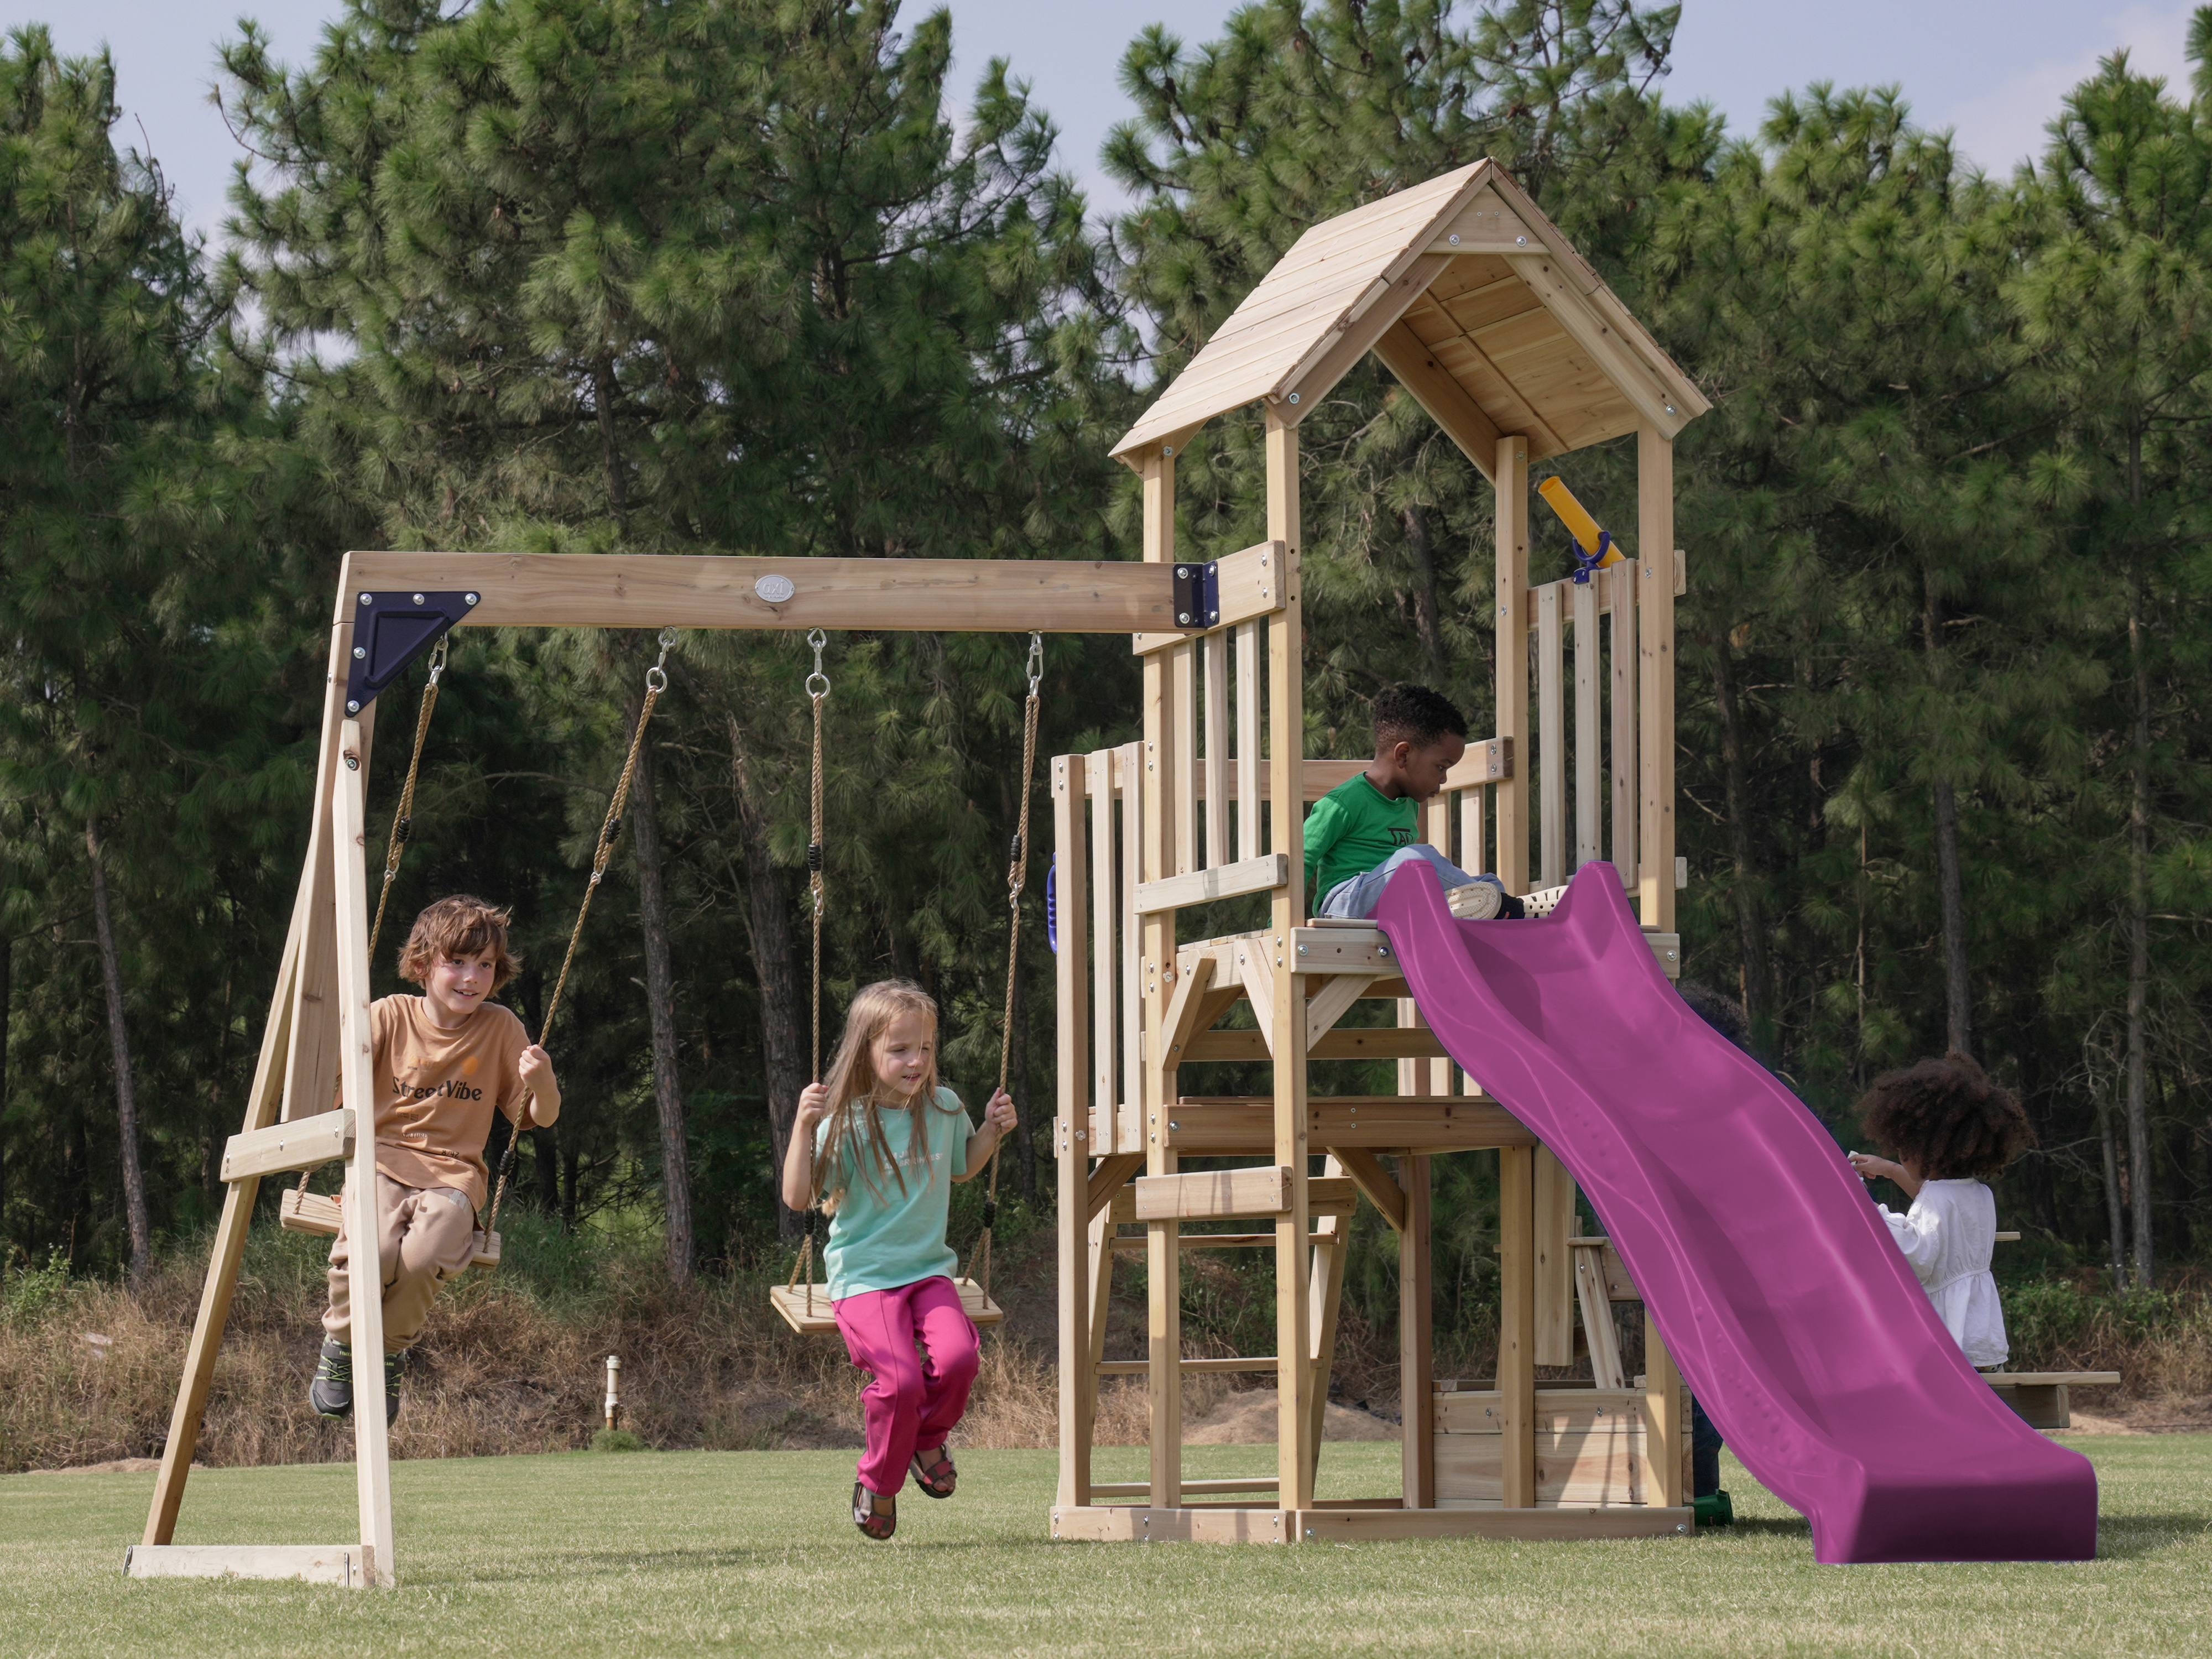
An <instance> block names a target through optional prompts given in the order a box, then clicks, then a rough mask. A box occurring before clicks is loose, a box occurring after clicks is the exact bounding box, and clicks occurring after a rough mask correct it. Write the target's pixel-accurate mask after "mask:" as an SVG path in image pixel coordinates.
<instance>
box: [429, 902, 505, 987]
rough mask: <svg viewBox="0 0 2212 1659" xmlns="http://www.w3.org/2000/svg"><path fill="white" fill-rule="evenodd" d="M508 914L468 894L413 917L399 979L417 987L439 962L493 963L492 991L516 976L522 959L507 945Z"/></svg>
mask: <svg viewBox="0 0 2212 1659" xmlns="http://www.w3.org/2000/svg"><path fill="white" fill-rule="evenodd" d="M507 919H508V918H507V912H506V911H504V910H502V909H501V908H499V907H498V906H497V905H495V904H490V903H487V902H485V901H484V900H483V899H480V898H477V896H475V895H474V894H471V893H454V894H453V895H451V896H447V897H446V898H441V899H440V900H439V901H438V902H436V903H435V904H433V905H430V906H429V907H428V908H425V909H424V910H423V912H422V915H419V916H417V917H416V918H415V925H414V926H413V927H410V928H409V929H408V930H407V943H406V944H404V945H401V946H400V947H399V977H400V978H402V979H404V980H406V981H409V982H410V984H415V985H421V984H422V983H423V982H424V981H427V980H428V978H429V977H430V970H431V969H433V968H435V967H436V966H437V965H438V964H439V963H441V962H444V961H448V960H451V959H453V958H454V957H470V956H488V957H491V959H492V963H493V966H492V975H491V988H492V989H493V990H494V991H495V992H496V991H497V990H498V989H499V988H500V987H501V986H503V985H505V984H506V983H507V981H509V980H511V979H513V977H514V973H515V969H518V968H520V967H521V966H522V958H521V957H518V956H516V955H515V954H514V953H513V951H510V950H508V949H507Z"/></svg>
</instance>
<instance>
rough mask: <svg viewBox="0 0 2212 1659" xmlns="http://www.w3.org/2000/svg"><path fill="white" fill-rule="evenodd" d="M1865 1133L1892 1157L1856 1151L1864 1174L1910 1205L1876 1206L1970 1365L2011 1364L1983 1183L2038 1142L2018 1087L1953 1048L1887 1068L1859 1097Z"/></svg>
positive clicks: (1992, 1210)
mask: <svg viewBox="0 0 2212 1659" xmlns="http://www.w3.org/2000/svg"><path fill="white" fill-rule="evenodd" d="M1859 1121H1860V1123H1861V1125H1862V1126H1863V1127H1864V1128H1865V1130H1866V1132H1867V1133H1869V1135H1872V1136H1873V1137H1874V1138H1875V1139H1876V1140H1878V1141H1880V1142H1881V1143H1882V1144H1883V1145H1884V1146H1887V1147H1888V1148H1889V1150H1890V1151H1891V1152H1893V1153H1895V1154H1896V1155H1897V1156H1896V1159H1895V1161H1892V1160H1891V1159H1889V1158H1875V1157H1874V1156H1872V1155H1871V1154H1869V1153H1866V1152H1853V1153H1852V1154H1851V1155H1850V1161H1851V1168H1852V1169H1853V1170H1856V1171H1857V1173H1858V1175H1859V1176H1860V1178H1861V1179H1863V1180H1866V1181H1874V1180H1875V1179H1878V1178H1880V1177H1882V1176H1887V1177H1888V1178H1889V1179H1890V1180H1892V1181H1893V1182H1896V1183H1897V1184H1898V1185H1899V1187H1900V1188H1904V1191H1905V1196H1906V1197H1907V1198H1909V1199H1911V1200H1912V1207H1911V1209H1909V1210H1907V1211H1906V1212H1905V1213H1904V1214H1903V1215H1899V1214H1897V1213H1896V1212H1894V1211H1893V1210H1891V1209H1890V1208H1889V1207H1888V1206H1887V1205H1884V1206H1880V1207H1881V1217H1882V1219H1883V1220H1884V1221H1886V1222H1887V1223H1888V1224H1889V1233H1890V1237H1892V1238H1893V1239H1895V1240H1896V1241H1897V1247H1898V1249H1901V1250H1903V1251H1904V1252H1905V1260H1906V1261H1909V1262H1911V1264H1912V1271H1913V1273H1915V1274H1916V1275H1917V1277H1918V1279H1919V1280H1920V1284H1921V1287H1922V1288H1923V1290H1925V1291H1927V1292H1928V1299H1929V1301H1930V1302H1931V1303H1933V1304H1935V1307H1936V1317H1938V1318H1939V1319H1941V1320H1942V1322H1943V1328H1944V1329H1946V1330H1948V1331H1949V1332H1950V1333H1951V1335H1952V1338H1953V1340H1955V1341H1956V1342H1957V1343H1958V1345H1959V1347H1960V1351H1961V1352H1964V1353H1965V1354H1966V1363H1967V1364H1971V1365H1973V1366H1975V1367H1977V1368H1978V1369H1979V1370H1993V1369H1995V1368H1996V1367H1997V1366H1999V1365H2002V1364H2004V1362H2005V1358H2006V1356H2007V1355H2008V1353H2009V1352H2011V1348H2010V1345H2009V1344H2008V1343H2007V1342H2006V1340H2005V1328H2004V1311H2003V1310H2002V1308H2001V1307H2000V1306H1999V1305H1998V1302H1997V1282H1996V1279H1994V1278H1992V1277H1991V1276H1990V1255H1992V1254H1993V1253H1994V1251H1995V1250H1996V1234H1997V1206H1996V1195H1995V1194H1992V1193H1991V1192H1990V1189H1989V1188H1988V1186H1987V1185H1986V1184H1984V1183H1985V1182H1986V1180H1987V1178H1988V1177H1989V1176H1994V1175H1996V1173H1997V1172H1998V1171H1999V1170H2002V1169H2003V1168H2004V1166H2005V1165H2006V1164H2009V1163H2011V1162H2012V1160H2013V1159H2014V1158H2016V1157H2018V1156H2019V1154H2020V1153H2021V1152H2022V1151H2024V1150H2025V1149H2026V1148H2027V1147H2028V1146H2033V1144H2034V1142H2035V1131H2034V1130H2033V1129H2032V1128H2030V1127H2028V1121H2027V1113H2025V1112H2023V1111H2022V1110H2021V1106H2020V1102H2019V1101H2018V1100H2016V1099H2015V1098H2014V1097H2013V1095H2012V1091H2010V1090H2008V1089H2005V1088H2002V1087H2001V1086H2000V1085H1997V1084H1995V1083H1992V1082H1991V1081H1990V1079H1989V1074H1988V1073H1985V1072H1984V1071H1983V1070H1982V1068H1981V1067H1980V1066H1978V1065H1976V1064H1975V1063H1974V1062H1973V1061H1972V1060H1971V1059H1969V1058H1968V1057H1967V1056H1966V1055H1965V1054H1960V1053H1959V1052H1958V1051H1957V1050H1955V1049H1954V1050H1953V1051H1952V1052H1951V1053H1949V1054H1946V1055H1944V1056H1943V1058H1942V1059H1941V1060H1922V1061H1920V1062H1919V1063H1918V1064H1917V1065H1913V1066H1905V1068H1904V1069H1902V1070H1901V1071H1895V1072H1886V1073H1883V1074H1882V1075H1881V1076H1880V1077H1878V1078H1876V1079H1875V1081H1874V1087H1873V1088H1872V1089H1871V1090H1870V1091H1868V1094H1867V1097H1866V1098H1865V1099H1863V1100H1862V1101H1861V1102H1859Z"/></svg>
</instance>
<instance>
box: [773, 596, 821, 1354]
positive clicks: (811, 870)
mask: <svg viewBox="0 0 2212 1659" xmlns="http://www.w3.org/2000/svg"><path fill="white" fill-rule="evenodd" d="M806 642H807V644H809V645H811V646H812V647H814V671H813V672H812V673H811V674H809V675H808V676H807V677H806V696H807V700H808V701H809V702H811V703H812V704H813V705H814V767H813V774H812V784H811V789H810V790H809V792H808V793H809V795H810V797H811V800H810V807H811V812H812V817H811V821H810V822H811V826H812V827H811V829H810V830H809V831H808V837H807V842H806V888H807V892H808V894H809V895H810V896H811V898H812V899H813V901H814V1068H813V1072H812V1077H813V1079H814V1081H815V1082H817V1083H819V1082H821V1081H822V912H823V907H824V905H825V904H826V903H827V902H828V890H827V889H826V888H825V887H824V886H823V880H822V866H823V856H822V705H823V702H827V701H828V699H829V676H828V675H827V674H825V673H823V671H822V653H823V650H824V649H825V648H827V647H828V646H829V635H827V634H825V633H823V631H822V630H821V629H818V628H814V629H808V630H807V634H806ZM814 1217H815V1206H814V1205H813V1204H812V1203H811V1202H810V1203H809V1204H808V1205H807V1206H806V1242H805V1243H804V1244H802V1245H800V1246H799V1259H798V1260H797V1261H794V1262H793V1263H792V1264H791V1278H790V1279H789V1280H788V1281H787V1283H786V1284H785V1285H784V1289H786V1290H787V1291H790V1290H796V1289H797V1288H798V1287H799V1275H800V1274H802V1273H804V1274H805V1277H806V1311H807V1312H808V1314H810V1315H811V1314H812V1313H813V1311H814Z"/></svg>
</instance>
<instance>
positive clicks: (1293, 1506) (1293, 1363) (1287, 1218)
mask: <svg viewBox="0 0 2212 1659" xmlns="http://www.w3.org/2000/svg"><path fill="white" fill-rule="evenodd" d="M1267 536H1268V538H1269V539H1270V540H1271V541H1276V542H1280V543H1281V544H1283V546H1284V547H1285V549H1286V550H1287V551H1286V552H1285V555H1284V563H1285V569H1284V570H1283V572H1282V594H1281V598H1282V609H1281V610H1280V611H1278V612H1277V613H1276V614H1275V615H1274V616H1273V617H1271V618H1269V620H1268V625H1267V743H1268V754H1269V763H1268V768H1267V786H1268V796H1269V799H1268V817H1269V818H1270V820H1271V821H1272V823H1273V830H1274V834H1273V850H1274V851H1275V852H1277V853H1280V854H1284V855H1285V857H1286V859H1287V860H1288V867H1289V870H1290V874H1291V878H1290V880H1289V881H1288V882H1287V883H1285V884H1284V885H1283V886H1282V887H1281V888H1279V889H1278V890H1276V893H1275V895H1274V897H1273V901H1272V902H1271V904H1270V906H1269V920H1270V922H1271V927H1270V934H1271V937H1270V938H1269V939H1267V940H1264V941H1261V940H1255V941H1254V944H1255V946H1257V947H1259V948H1261V949H1270V948H1271V949H1272V950H1273V952H1274V957H1275V963H1274V969H1275V971H1274V986H1275V994H1274V997H1273V1004H1274V1006H1273V1008H1272V1009H1271V1010H1269V1011H1267V1012H1266V1013H1265V1014H1264V1015H1263V1016H1262V1017H1263V1018H1266V1019H1267V1021H1268V1023H1269V1025H1270V1027H1271V1029H1272V1030H1273V1035H1274V1042H1273V1044H1272V1048H1273V1053H1274V1057H1275V1064H1274V1080H1275V1161H1276V1162H1277V1163H1278V1164H1282V1165H1284V1166H1285V1167H1286V1168H1287V1169H1289V1170H1290V1171H1291V1179H1290V1197H1291V1201H1290V1206H1289V1210H1288V1212H1287V1213H1285V1214H1283V1215H1279V1216H1278V1217H1277V1218H1276V1219H1275V1353H1276V1355H1277V1357H1278V1363H1277V1364H1276V1367H1275V1375H1276V1386H1277V1388H1278V1389H1279V1394H1278V1396H1277V1402H1278V1403H1277V1407H1276V1413H1275V1421H1276V1425H1277V1432H1278V1436H1279V1438H1278V1441H1277V1444H1276V1475H1277V1479H1278V1481H1279V1485H1278V1487H1277V1491H1276V1499H1277V1503H1278V1504H1279V1507H1280V1508H1282V1509H1284V1510H1301V1509H1306V1508H1310V1506H1311V1504H1312V1503H1313V1468H1314V1460H1313V1458H1312V1456H1311V1455H1310V1454H1309V1451H1308V1449H1307V1441H1308V1439H1309V1438H1310V1436H1311V1434H1312V1432H1313V1417H1312V1411H1311V1402H1310V1395H1311V1392H1312V1389H1313V1368H1312V1367H1311V1366H1310V1365H1307V1364H1300V1363H1298V1361H1299V1359H1300V1357H1301V1356H1303V1355H1304V1354H1306V1353H1308V1352H1310V1304H1309V1299H1308V1298H1309V1288H1308V1287H1309V1280H1310V1275H1311V1272H1312V1262H1311V1260H1310V1257H1311V1250H1310V1247H1309V1246H1308V1244H1307V1243H1306V1235H1307V1232H1308V1225H1307V1219H1308V1207H1307V1191H1306V1176H1307V1168H1306V1154H1307V1146H1306V1133H1307V1126H1306V1018H1305V1016H1306V976H1305V975H1304V974H1301V973H1299V972H1297V959H1296V958H1295V957H1291V955H1290V954H1289V951H1288V946H1289V945H1290V942H1291V930H1292V929H1294V928H1296V927H1297V926H1298V925H1299V924H1300V923H1301V922H1303V921H1304V920H1305V800H1304V793H1305V792H1304V762H1305V672H1304V663H1303V661H1302V660H1301V656H1300V653H1301V650H1302V647H1303V637H1302V636H1303V635H1304V623H1303V617H1302V611H1301V609H1300V605H1299V599H1298V589H1299V583H1298V548H1299V545H1300V526H1299V513H1298V435H1297V428H1296V427H1294V426H1291V425H1290V424H1288V423H1287V422H1285V420H1284V419H1283V417H1282V416H1281V415H1280V414H1279V413H1277V412H1276V411H1274V410H1269V411H1268V414H1267Z"/></svg>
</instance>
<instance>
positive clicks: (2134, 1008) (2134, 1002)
mask: <svg viewBox="0 0 2212 1659" xmlns="http://www.w3.org/2000/svg"><path fill="white" fill-rule="evenodd" d="M2128 656H2129V659H2130V664H2131V665H2132V667H2133V668H2134V671H2135V675H2134V678H2135V705H2136V706H2135V731H2134V733H2133V737H2134V742H2133V744H2132V748H2133V750H2134V754H2133V756H2132V757H2131V759H2132V763H2133V764H2132V769H2133V771H2134V774H2135V776H2134V780H2133V782H2134V791H2133V796H2132V799H2131V801H2130V806H2129V811H2128V1072H2127V1091H2128V1092H2127V1111H2128V1176H2129V1179H2128V1193H2129V1197H2130V1200H2131V1201H2132V1206H2133V1208H2134V1211H2135V1214H2134V1215H2133V1216H2132V1217H2131V1218H2130V1219H2131V1220H2133V1222H2134V1223H2135V1247H2136V1248H2135V1280H2136V1284H2137V1285H2141V1286H2142V1287H2144V1288H2146V1289H2148V1287H2149V1286H2150V1285H2152V1284H2153V1283H2154V1279H2153V1276H2152V1275H2153V1271H2154V1266H2155V1263H2154V1260H2153V1249H2152V1246H2153V1239H2152V1237H2151V1219H2150V1206H2151V1173H2150V1103H2149V1100H2148V1097H2147V1091H2146V1090H2145V1088H2144V1085H2143V1068H2144V1049H2145V1048H2146V1047H2147V1045H2148V1031H2147V1030H2146V1029H2145V1028H2146V1026H2147V1024H2148V1015H2149V1003H2150V663H2149V658H2148V652H2146V651H2145V649H2144V641H2143V580H2142V564H2141V563H2140V562H2138V561H2132V560H2131V561H2130V563H2129V567H2128Z"/></svg>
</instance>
